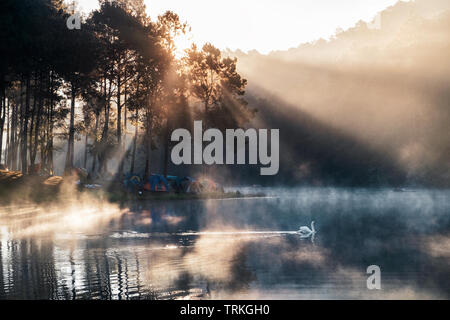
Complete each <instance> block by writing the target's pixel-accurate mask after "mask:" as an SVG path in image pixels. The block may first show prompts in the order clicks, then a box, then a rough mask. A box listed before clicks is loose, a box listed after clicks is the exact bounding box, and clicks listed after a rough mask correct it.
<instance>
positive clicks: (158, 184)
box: [144, 174, 170, 192]
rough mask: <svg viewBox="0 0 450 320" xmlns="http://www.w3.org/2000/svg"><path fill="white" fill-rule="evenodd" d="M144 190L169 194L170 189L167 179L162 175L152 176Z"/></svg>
mask: <svg viewBox="0 0 450 320" xmlns="http://www.w3.org/2000/svg"><path fill="white" fill-rule="evenodd" d="M144 190H147V191H155V192H169V190H170V187H169V183H168V182H167V179H166V178H164V176H163V175H160V174H152V175H151V176H150V178H149V179H148V181H147V183H146V184H145V185H144Z"/></svg>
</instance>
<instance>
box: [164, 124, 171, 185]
mask: <svg viewBox="0 0 450 320" xmlns="http://www.w3.org/2000/svg"><path fill="white" fill-rule="evenodd" d="M169 131H170V120H169V118H167V122H166V128H165V131H164V170H163V173H164V177H166V178H167V169H168V167H169V143H170V141H169Z"/></svg>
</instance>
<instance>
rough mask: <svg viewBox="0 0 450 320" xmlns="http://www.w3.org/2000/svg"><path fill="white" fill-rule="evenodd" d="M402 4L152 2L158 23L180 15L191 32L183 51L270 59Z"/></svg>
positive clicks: (84, 3) (91, 3) (388, 0)
mask: <svg viewBox="0 0 450 320" xmlns="http://www.w3.org/2000/svg"><path fill="white" fill-rule="evenodd" d="M396 2H397V0H226V1H218V0H189V1H188V0H146V1H145V3H146V6H147V12H148V14H149V15H150V16H151V17H152V18H153V19H154V18H156V17H157V16H158V15H160V14H162V13H164V12H165V11H166V10H172V11H174V12H176V13H177V14H178V15H179V16H180V18H181V20H182V21H186V22H188V24H189V25H190V26H191V29H192V31H191V34H190V35H189V36H188V38H184V39H180V41H179V42H180V46H189V45H188V44H189V42H191V41H193V42H195V43H197V44H198V45H202V44H204V43H206V42H211V43H212V44H213V45H215V46H216V47H218V48H220V49H222V50H223V49H226V48H229V49H231V50H236V49H241V50H243V51H245V52H247V51H249V50H253V49H255V50H258V51H259V52H260V53H269V52H270V51H274V50H287V49H289V48H293V47H297V46H298V45H300V44H301V43H305V42H310V41H314V40H317V39H320V38H325V39H327V38H329V37H330V36H332V35H333V34H334V33H335V31H336V29H338V28H341V29H343V30H346V29H348V28H350V27H352V26H354V25H355V23H357V22H358V21H359V20H363V21H366V22H368V21H371V20H372V19H373V18H374V17H375V16H376V14H377V13H378V12H380V11H382V10H384V9H385V8H386V7H388V6H391V5H393V4H395V3H396ZM78 4H79V6H80V7H81V8H82V9H83V11H90V10H92V9H94V8H96V7H97V6H98V5H97V1H95V0H78Z"/></svg>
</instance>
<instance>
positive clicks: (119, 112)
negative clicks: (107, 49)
mask: <svg viewBox="0 0 450 320" xmlns="http://www.w3.org/2000/svg"><path fill="white" fill-rule="evenodd" d="M120 81H121V79H120V74H119V75H118V76H117V148H118V149H119V158H120V159H119V168H118V174H119V176H120V175H122V172H123V156H124V155H123V148H122V105H121V101H120V95H121V92H120V87H121V82H120Z"/></svg>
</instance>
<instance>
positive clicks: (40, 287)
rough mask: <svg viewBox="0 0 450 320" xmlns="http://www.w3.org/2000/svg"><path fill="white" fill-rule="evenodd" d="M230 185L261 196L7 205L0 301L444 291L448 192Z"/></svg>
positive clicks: (449, 285)
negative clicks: (372, 270) (309, 231)
mask: <svg viewBox="0 0 450 320" xmlns="http://www.w3.org/2000/svg"><path fill="white" fill-rule="evenodd" d="M238 189H239V190H240V191H241V192H242V193H248V194H250V193H255V192H260V191H261V192H264V193H265V194H266V197H264V198H253V197H250V196H249V197H247V198H240V199H226V200H176V201H153V202H148V201H135V202H131V203H126V204H122V205H120V206H119V205H116V204H110V203H106V202H103V201H101V200H98V199H94V198H90V197H89V196H83V197H82V198H78V199H71V200H67V201H62V202H60V203H57V204H53V205H51V206H50V205H47V206H44V205H41V206H38V205H36V204H29V203H28V204H26V203H22V204H13V205H9V206H4V207H2V208H0V299H413V298H414V299H449V298H450V192H449V191H446V190H444V191H442V190H425V189H396V190H394V189H345V188H342V189H338V188H292V189H287V188H259V189H255V188H238ZM312 221H314V222H315V229H316V234H315V235H314V237H306V238H304V237H300V235H299V234H297V233H296V231H297V230H298V229H299V227H300V226H310V225H311V222H312ZM371 265H376V266H379V267H380V271H381V289H380V290H369V289H368V288H367V278H368V277H369V276H370V274H368V273H367V268H368V267H369V266H371Z"/></svg>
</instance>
